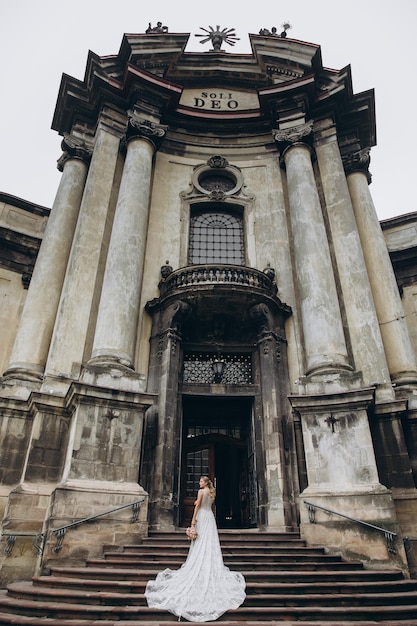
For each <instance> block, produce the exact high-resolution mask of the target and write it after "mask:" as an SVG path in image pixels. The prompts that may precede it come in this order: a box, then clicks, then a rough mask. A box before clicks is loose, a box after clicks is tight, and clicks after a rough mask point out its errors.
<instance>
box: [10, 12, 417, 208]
mask: <svg viewBox="0 0 417 626" xmlns="http://www.w3.org/2000/svg"><path fill="white" fill-rule="evenodd" d="M251 5H252V6H251ZM416 18H417V0H396V1H395V2H392V1H388V0H349V2H341V1H337V0H316V1H314V0H292V1H291V2H277V1H276V0H275V1H273V0H265V1H259V0H258V1H256V0H255V1H253V2H252V3H251V2H250V1H249V2H248V0H246V2H244V3H243V2H240V3H237V2H233V1H231V2H224V0H221V1H220V0H209V1H208V2H199V3H198V2H195V1H193V2H191V1H188V0H152V1H151V2H149V3H148V2H146V1H143V0H136V1H135V0H129V1H127V0H117V1H116V2H115V1H112V0H70V1H64V0H37V1H35V0H2V1H1V7H0V58H1V60H2V80H1V83H0V84H1V87H0V89H1V93H0V96H1V115H0V146H1V149H0V191H3V192H5V193H9V194H12V195H14V196H17V197H19V198H23V199H25V200H30V201H31V202H34V203H37V204H41V205H44V206H49V207H50V206H51V205H52V203H53V200H54V197H55V193H56V189H57V187H58V184H59V177H60V173H59V172H58V170H57V169H56V161H57V159H58V158H59V156H60V155H61V149H60V143H61V138H60V137H59V136H58V134H57V133H56V132H55V131H52V130H51V123H52V116H53V113H54V108H55V103H56V99H57V95H58V89H59V84H60V80H61V75H62V74H63V73H66V74H69V75H71V76H74V77H75V78H78V79H81V80H82V79H83V78H84V71H85V65H86V60H87V54H88V50H92V51H93V52H95V53H96V54H98V55H100V56H104V55H112V54H117V53H118V51H119V48H120V44H121V41H122V36H123V33H143V32H145V30H146V28H147V26H148V23H149V22H151V23H152V25H155V24H156V22H157V21H162V22H163V24H164V25H166V26H168V28H169V31H170V32H172V33H174V32H176V33H190V40H189V43H188V46H187V50H188V51H191V50H192V51H199V52H204V51H208V50H209V48H210V44H209V43H208V44H205V45H202V44H201V43H200V41H201V38H199V37H195V34H197V33H199V34H202V33H203V31H202V30H200V27H204V28H209V26H213V28H215V27H216V26H217V25H219V26H220V27H221V28H234V29H235V31H236V36H237V37H239V38H240V40H239V41H238V42H237V43H236V45H235V46H233V47H231V46H223V49H224V50H226V51H227V52H228V53H230V54H233V53H236V52H238V53H239V52H243V53H250V52H251V49H250V45H249V38H248V33H258V32H259V30H260V29H261V28H268V29H270V28H271V27H272V26H276V27H277V28H278V29H280V27H281V25H282V23H283V22H284V21H287V20H288V21H289V22H290V23H291V25H292V29H291V30H290V31H289V32H288V36H289V37H292V38H294V39H300V40H303V41H308V42H312V43H315V44H319V45H320V46H321V51H322V58H323V65H324V66H325V67H329V68H333V69H342V68H343V67H345V66H346V65H349V64H350V65H351V68H352V75H353V88H354V92H355V93H359V92H361V91H366V90H368V89H375V100H376V124H377V146H376V147H375V148H373V149H372V151H371V167H370V170H371V173H372V184H371V192H372V196H373V199H374V202H375V206H376V210H377V213H378V216H379V218H380V219H386V218H389V217H394V216H396V215H402V214H404V213H409V212H414V211H417V197H416V192H415V189H416V179H417V124H416V119H415V117H416V116H415V113H414V108H415V106H416V102H417V98H416V96H417V80H416V61H417V43H416V41H417V36H416V23H417V20H416Z"/></svg>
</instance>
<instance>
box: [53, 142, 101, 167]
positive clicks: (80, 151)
mask: <svg viewBox="0 0 417 626" xmlns="http://www.w3.org/2000/svg"><path fill="white" fill-rule="evenodd" d="M61 149H62V151H63V153H62V155H61V156H60V157H59V159H58V161H57V168H58V169H59V171H60V172H62V171H63V169H64V165H65V163H66V162H67V161H68V160H69V159H79V160H80V161H84V163H86V164H87V165H88V164H89V163H90V160H91V155H92V149H91V148H90V147H89V146H87V144H86V142H85V141H83V140H82V139H79V138H78V137H73V136H71V135H70V134H69V133H64V138H63V139H62V142H61Z"/></svg>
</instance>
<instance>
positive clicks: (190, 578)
mask: <svg viewBox="0 0 417 626" xmlns="http://www.w3.org/2000/svg"><path fill="white" fill-rule="evenodd" d="M196 528H197V533H198V537H197V539H196V540H195V541H192V542H191V545H190V550H189V552H188V556H187V560H186V561H185V563H184V564H183V565H182V566H181V567H180V569H178V570H171V569H165V570H163V571H162V572H159V574H158V575H157V577H156V579H155V580H150V581H149V582H148V584H147V585H146V590H145V596H146V599H147V602H148V605H149V606H150V607H152V608H157V609H164V610H166V611H170V612H171V613H173V614H174V615H177V616H178V617H179V618H181V617H184V618H185V619H187V620H189V621H191V622H209V621H212V620H216V619H217V618H218V617H220V615H223V613H225V612H226V611H229V610H230V609H237V608H238V606H240V605H241V604H242V602H243V601H244V599H245V597H246V593H245V586H246V584H245V579H244V577H243V576H242V574H241V573H240V572H232V571H230V569H229V568H228V567H226V565H224V563H223V556H222V552H221V548H220V541H219V536H218V533H217V526H216V520H215V518H214V515H213V512H212V510H211V500H210V496H209V494H208V493H207V492H206V491H205V492H204V493H203V499H202V502H201V506H200V509H199V511H198V516H197V524H196Z"/></svg>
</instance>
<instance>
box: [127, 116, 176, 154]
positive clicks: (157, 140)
mask: <svg viewBox="0 0 417 626" xmlns="http://www.w3.org/2000/svg"><path fill="white" fill-rule="evenodd" d="M167 129H168V126H165V125H163V124H156V123H155V122H151V121H150V120H147V119H139V118H137V117H135V116H133V115H129V120H128V125H127V130H126V142H129V141H130V140H131V139H134V138H141V139H145V140H147V141H149V142H150V143H152V145H153V147H154V149H155V150H158V148H159V147H160V145H161V143H162V140H163V138H164V137H165V135H166V131H167Z"/></svg>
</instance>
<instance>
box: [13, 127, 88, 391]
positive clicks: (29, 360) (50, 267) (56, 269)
mask: <svg viewBox="0 0 417 626" xmlns="http://www.w3.org/2000/svg"><path fill="white" fill-rule="evenodd" d="M62 149H63V151H64V153H63V155H62V157H61V158H60V159H59V161H58V169H59V170H60V171H62V177H61V181H60V184H59V187H58V191H57V194H56V197H55V201H54V204H53V206H52V209H51V213H50V216H49V219H48V223H47V226H46V229H45V234H44V237H43V241H42V244H41V247H40V250H39V254H38V258H37V260H36V265H35V269H34V272H33V276H32V280H31V283H30V286H29V290H28V293H27V297H26V301H25V306H24V308H23V312H22V317H21V320H20V326H19V329H18V332H17V336H16V340H15V344H14V347H13V351H12V354H11V358H10V363H9V366H8V369H7V371H6V372H5V377H14V378H18V379H22V380H31V379H32V380H40V379H41V377H42V374H43V371H44V367H45V363H46V359H47V356H48V350H49V345H50V341H51V336H52V331H53V327H54V322H55V316H56V312H57V309H58V303H59V298H60V295H61V289H62V285H63V282H64V277H65V270H66V267H67V262H68V257H69V253H70V249H71V244H72V238H73V235H74V230H75V226H76V223H77V218H78V213H79V209H80V203H81V198H82V194H83V191H84V185H85V180H86V176H87V169H88V163H89V160H90V156H91V154H90V152H91V151H90V150H88V149H87V148H86V146H85V145H84V143H83V142H81V141H80V140H77V139H76V138H74V137H70V136H69V135H66V136H65V137H64V139H63V141H62Z"/></svg>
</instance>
